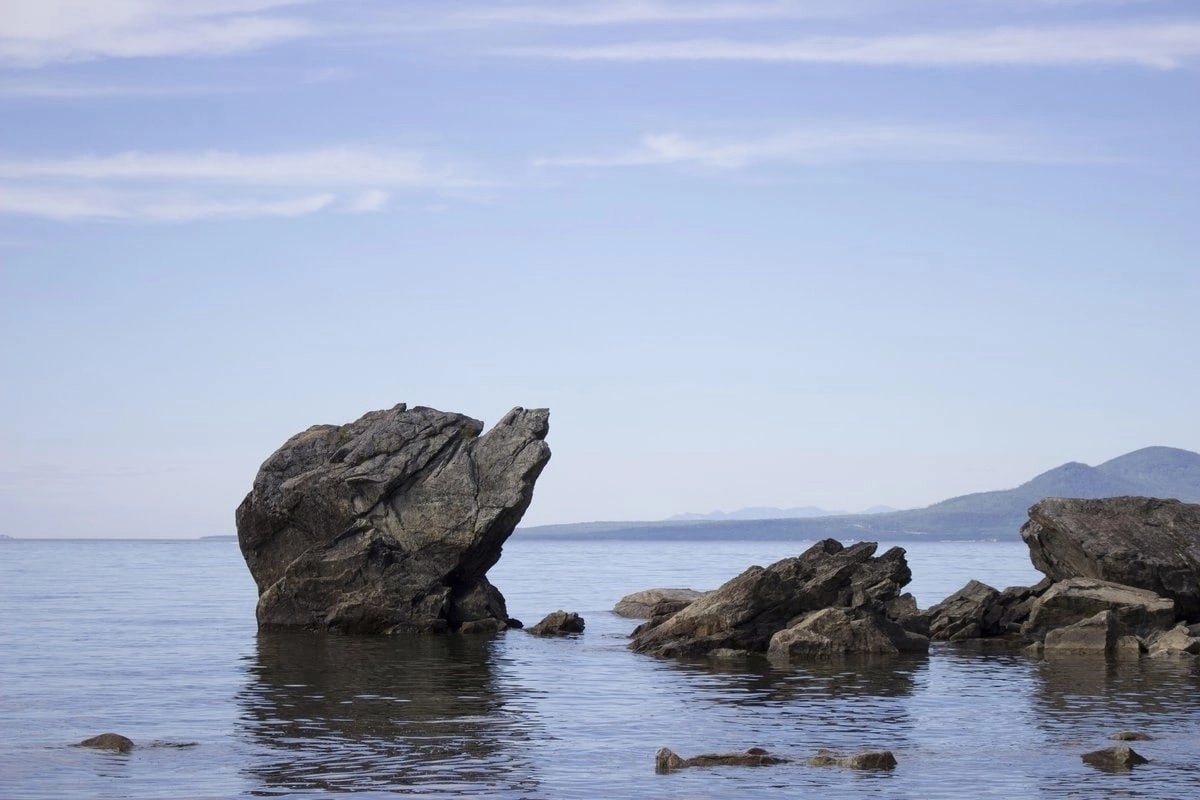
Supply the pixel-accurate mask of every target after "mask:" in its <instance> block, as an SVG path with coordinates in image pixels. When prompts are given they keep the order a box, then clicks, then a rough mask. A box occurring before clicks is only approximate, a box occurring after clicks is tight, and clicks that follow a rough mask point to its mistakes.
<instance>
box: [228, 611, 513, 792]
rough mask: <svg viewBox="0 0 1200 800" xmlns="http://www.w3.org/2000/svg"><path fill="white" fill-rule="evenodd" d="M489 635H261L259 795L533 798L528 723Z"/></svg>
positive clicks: (256, 665) (252, 715)
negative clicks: (496, 666) (499, 675)
mask: <svg viewBox="0 0 1200 800" xmlns="http://www.w3.org/2000/svg"><path fill="white" fill-rule="evenodd" d="M493 641H494V640H492V639H490V638H489V637H482V636H412V637H407V636H388V637H349V636H337V635H329V634H310V633H271V634H266V633H263V634H260V635H259V637H258V648H257V653H256V656H255V657H254V659H253V660H252V661H251V663H250V664H249V666H248V668H247V673H248V674H247V681H246V685H245V687H244V688H243V690H242V691H241V692H240V694H239V696H238V702H239V705H240V706H241V708H242V714H241V719H242V721H243V724H244V731H245V733H246V734H248V736H249V738H250V739H251V740H252V744H253V745H255V746H256V747H255V749H256V750H257V751H258V752H259V753H260V755H259V756H258V757H256V758H254V759H253V760H252V762H251V763H250V764H249V765H248V766H247V767H246V772H247V773H249V775H250V776H252V778H253V780H254V784H255V788H254V789H253V790H252V793H253V794H256V795H283V794H287V793H289V792H292V791H298V790H321V791H340V792H351V791H362V790H376V791H378V790H380V789H384V788H388V789H396V788H397V787H404V786H413V785H416V784H420V786H421V788H422V789H423V790H424V791H433V792H437V793H440V794H471V795H472V796H480V795H482V794H486V793H488V792H489V791H497V792H502V793H512V792H518V793H521V792H526V791H530V790H532V789H534V788H535V786H536V783H535V782H534V781H533V780H532V779H531V778H530V777H529V776H530V775H531V774H532V773H533V770H532V769H531V767H530V765H529V764H526V763H521V762H522V757H521V754H520V751H521V749H522V748H521V747H520V746H519V744H520V743H521V742H522V741H523V740H525V739H526V738H527V737H526V733H527V729H528V721H527V720H524V719H521V718H519V717H518V715H516V714H515V713H513V712H510V711H509V710H508V708H507V707H506V706H507V700H506V697H505V695H504V692H503V691H502V690H501V689H500V688H499V687H497V685H496V682H495V681H494V680H493V676H492V668H491V658H492V647H493Z"/></svg>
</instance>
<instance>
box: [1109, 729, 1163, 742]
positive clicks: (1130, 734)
mask: <svg viewBox="0 0 1200 800" xmlns="http://www.w3.org/2000/svg"><path fill="white" fill-rule="evenodd" d="M1108 738H1110V739H1115V740H1116V741H1118V742H1149V741H1151V740H1153V739H1154V737H1153V736H1151V735H1150V734H1148V733H1142V732H1141V731H1117V732H1116V733H1114V734H1113V735H1112V736H1110V737H1108Z"/></svg>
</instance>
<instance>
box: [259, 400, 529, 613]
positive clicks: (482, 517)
mask: <svg viewBox="0 0 1200 800" xmlns="http://www.w3.org/2000/svg"><path fill="white" fill-rule="evenodd" d="M548 420H549V412H548V411H547V410H546V409H528V410H527V409H523V408H514V409H513V410H512V411H510V412H509V413H508V414H506V415H505V416H504V418H503V419H501V420H500V421H499V422H498V423H497V424H496V426H495V427H494V428H492V429H491V430H490V431H489V432H488V433H486V434H483V423H481V422H480V421H478V420H475V419H471V418H470V417H467V416H464V415H462V414H454V413H446V412H442V411H437V410H434V409H432V408H423V407H417V408H412V409H409V408H408V407H407V406H405V405H404V404H400V405H398V406H396V407H394V408H391V409H388V410H384V411H372V412H370V413H367V414H365V415H363V416H362V417H361V418H360V419H358V420H356V421H355V422H352V423H349V424H347V425H317V426H314V427H312V428H309V429H308V430H306V431H304V432H302V433H299V434H296V435H295V436H293V437H292V438H291V439H289V440H288V441H287V442H285V443H284V445H283V446H282V447H280V448H279V450H277V451H276V452H275V453H274V454H273V455H272V456H271V457H270V458H268V459H267V460H266V461H265V462H264V463H263V465H262V467H261V468H260V469H259V471H258V475H257V476H256V477H255V479H254V488H253V490H252V491H251V492H250V494H249V495H247V496H246V499H245V500H244V501H242V504H241V505H240V506H239V507H238V510H237V529H238V542H239V544H240V546H241V550H242V554H243V556H244V557H245V559H246V564H247V566H249V568H250V572H251V574H252V575H253V576H254V580H255V582H256V583H257V585H258V592H259V599H258V611H257V615H258V623H259V627H260V628H263V629H272V628H292V627H294V628H310V629H317V630H337V631H343V632H350V633H393V632H435V631H454V630H459V629H460V628H463V629H467V630H486V629H492V630H500V629H503V628H505V627H507V626H508V625H509V620H508V617H507V611H506V608H505V603H504V597H503V596H502V595H501V594H500V592H499V591H497V590H496V588H495V587H493V586H492V585H491V584H490V583H488V581H487V578H486V577H485V576H486V574H487V571H488V569H490V568H491V567H492V565H493V564H495V563H496V561H497V560H498V559H499V558H500V551H501V547H502V546H503V544H504V542H505V541H506V540H507V539H508V537H509V535H511V534H512V532H513V529H514V528H515V527H516V525H517V523H518V522H519V521H520V519H521V516H522V514H524V513H525V509H526V508H527V507H528V506H529V503H530V500H531V499H532V497H533V487H534V482H535V481H536V480H537V477H538V475H539V474H540V473H541V471H542V468H543V467H545V465H546V462H547V461H548V460H549V459H550V448H549V447H548V446H547V445H546V442H545V441H544V440H545V438H546V434H547V432H548V430H549V423H548ZM481 434H482V435H481Z"/></svg>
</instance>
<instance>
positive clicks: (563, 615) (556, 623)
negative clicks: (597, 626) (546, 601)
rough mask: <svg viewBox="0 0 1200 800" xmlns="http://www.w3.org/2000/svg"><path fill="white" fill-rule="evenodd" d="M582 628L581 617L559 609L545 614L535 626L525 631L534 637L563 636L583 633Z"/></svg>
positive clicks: (572, 612)
mask: <svg viewBox="0 0 1200 800" xmlns="http://www.w3.org/2000/svg"><path fill="white" fill-rule="evenodd" d="M583 627H584V625H583V617H581V616H579V615H578V614H576V613H575V612H574V611H563V610H562V609H559V610H558V611H554V612H552V613H550V614H547V615H546V618H545V619H543V620H542V621H541V622H539V623H538V624H537V625H534V626H533V627H532V628H526V629H525V630H527V631H529V632H530V633H532V634H533V635H535V636H563V635H565V634H569V633H583Z"/></svg>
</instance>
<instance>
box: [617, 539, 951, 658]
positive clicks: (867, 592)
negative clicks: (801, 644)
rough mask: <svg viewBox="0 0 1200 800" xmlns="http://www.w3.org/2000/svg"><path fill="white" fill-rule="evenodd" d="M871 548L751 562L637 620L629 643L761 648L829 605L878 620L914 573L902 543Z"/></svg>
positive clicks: (695, 650)
mask: <svg viewBox="0 0 1200 800" xmlns="http://www.w3.org/2000/svg"><path fill="white" fill-rule="evenodd" d="M875 550H876V545H875V543H873V542H860V543H858V544H855V545H852V546H850V547H843V546H842V545H841V543H839V542H837V541H834V540H833V539H826V540H824V541H822V542H818V543H817V544H815V545H813V546H812V547H810V548H809V549H808V550H807V551H805V552H804V553H803V554H801V555H799V556H796V557H793V558H786V559H784V560H782V561H779V562H777V563H775V564H772V565H771V566H769V567H758V566H755V567H751V568H750V569H748V570H746V571H745V572H743V573H742V574H741V575H738V576H737V577H736V578H734V579H732V580H730V581H728V582H727V583H725V584H724V585H723V586H721V587H720V588H719V589H716V590H715V591H713V592H710V593H709V594H707V595H705V596H704V597H702V598H700V599H698V600H696V601H695V602H693V603H691V604H690V605H688V606H687V607H685V608H683V609H682V610H680V611H678V612H676V613H674V614H671V615H663V616H660V617H654V618H652V619H651V620H650V621H649V622H647V623H645V624H643V625H641V626H639V627H638V628H637V629H636V630H635V631H634V632H633V635H632V638H633V641H632V643H631V645H630V647H631V648H632V649H634V650H635V651H637V652H641V653H650V654H653V655H659V656H701V655H706V654H709V653H711V652H713V651H716V650H746V651H749V652H752V653H764V652H766V651H767V649H768V647H769V646H770V644H771V640H772V637H773V636H775V634H776V633H778V632H779V631H783V630H785V629H787V628H790V627H791V626H793V625H797V624H801V625H802V624H803V623H804V619H805V615H808V614H811V613H812V612H814V611H821V610H822V609H829V608H840V609H844V610H848V612H849V611H853V612H854V614H853V616H854V618H855V619H857V620H865V619H868V618H873V619H876V620H878V621H879V625H882V624H883V621H885V620H887V616H886V608H887V604H888V603H889V602H890V601H893V600H895V599H896V598H897V597H899V596H900V590H901V589H902V588H903V587H904V586H905V584H907V583H908V582H909V580H911V578H912V574H911V573H910V571H909V569H908V563H907V561H906V560H905V558H904V550H903V549H901V548H899V547H894V548H892V549H891V550H889V551H887V552H886V553H884V554H883V555H881V556H878V557H875ZM811 625H815V623H811ZM814 632H815V633H820V631H819V630H816V629H815V628H814ZM868 638H869V637H868ZM926 644H927V640H926ZM783 648H784V645H780V646H779V648H777V649H780V650H782V649H783ZM816 649H818V650H819V649H820V648H816ZM826 649H827V650H829V651H830V652H832V651H833V650H834V649H835V647H834V646H833V645H830V646H829V647H828V648H826Z"/></svg>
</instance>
